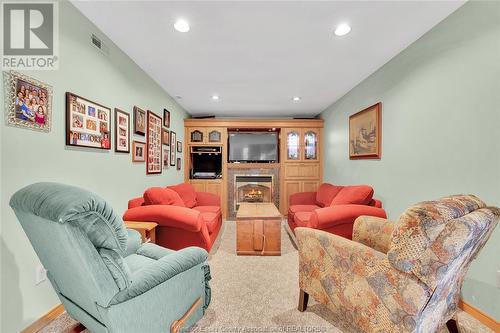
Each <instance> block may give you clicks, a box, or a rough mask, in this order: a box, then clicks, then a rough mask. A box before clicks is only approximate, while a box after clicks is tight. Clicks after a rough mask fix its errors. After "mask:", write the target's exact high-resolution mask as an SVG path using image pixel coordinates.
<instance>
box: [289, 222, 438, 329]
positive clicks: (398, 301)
mask: <svg viewBox="0 0 500 333" xmlns="http://www.w3.org/2000/svg"><path fill="white" fill-rule="evenodd" d="M295 234H296V236H297V245H298V250H299V285H300V289H301V290H303V291H304V292H306V293H307V294H310V295H311V296H313V297H314V298H315V299H316V301H319V302H320V303H326V304H327V305H329V307H330V309H332V310H334V311H338V310H339V308H340V309H343V310H340V313H342V312H343V311H345V312H349V313H352V318H350V319H351V320H352V321H353V323H354V324H355V325H356V326H357V327H359V328H360V329H361V330H362V331H365V332H372V331H376V329H374V327H380V326H379V325H380V318H388V319H387V320H391V321H392V323H391V324H393V325H394V328H395V329H394V330H393V331H394V332H405V331H409V330H413V329H411V328H409V327H408V326H406V324H407V322H411V321H412V319H413V320H414V319H415V318H416V316H418V315H419V313H420V311H421V310H422V309H423V307H424V306H425V305H426V304H427V302H428V300H429V297H430V295H431V290H430V289H429V288H428V287H427V286H426V285H425V284H423V283H422V282H421V281H420V280H419V279H418V278H417V277H416V276H415V275H413V274H407V273H404V272H401V271H399V270H397V269H396V268H394V267H393V266H391V264H390V263H389V261H388V259H387V256H386V255H385V254H383V253H381V252H378V251H376V250H374V249H372V248H370V247H368V246H366V245H363V244H361V243H357V242H354V241H351V240H348V239H346V238H344V237H341V236H338V235H334V234H331V233H328V232H325V231H321V230H315V229H311V228H296V229H295ZM353 309H355V311H354V310H353ZM402 318H404V320H402ZM391 326H392V325H391Z"/></svg>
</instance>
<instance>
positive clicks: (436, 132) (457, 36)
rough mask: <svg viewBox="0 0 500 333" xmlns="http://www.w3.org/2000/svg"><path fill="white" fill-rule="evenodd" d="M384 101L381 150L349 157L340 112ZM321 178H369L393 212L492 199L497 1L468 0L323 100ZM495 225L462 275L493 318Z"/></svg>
mask: <svg viewBox="0 0 500 333" xmlns="http://www.w3.org/2000/svg"><path fill="white" fill-rule="evenodd" d="M379 101H380V102H382V103H383V106H382V159H381V160H357V161H355V160H353V161H351V160H349V158H348V117H349V115H351V114H353V113H355V112H357V111H359V110H362V109H363V108H365V107H367V106H369V105H372V104H374V103H376V102H379ZM321 117H322V118H324V119H325V180H326V181H330V182H333V183H337V184H359V183H366V184H371V185H372V186H373V187H374V188H375V195H376V197H378V198H380V199H381V200H382V201H383V203H384V206H385V208H386V209H387V211H388V214H389V217H390V218H391V219H396V218H397V217H398V216H399V215H400V214H401V213H402V212H403V211H404V209H405V208H407V207H408V206H410V205H412V204H413V203H416V202H419V201H422V200H429V199H435V198H438V197H440V196H444V195H448V194H454V193H474V194H476V195H478V196H479V197H481V198H482V199H483V200H485V201H486V202H487V203H489V204H491V205H496V206H500V139H499V133H500V131H499V126H500V3H499V2H476V1H473V2H469V3H466V4H465V5H464V6H463V7H461V8H460V9H458V10H457V11H456V12H455V13H453V14H452V15H450V16H449V17H448V18H446V19H445V20H444V21H443V22H441V23H440V24H438V25H437V26H436V27H434V28H433V29H432V30H431V31H429V32H428V33H427V34H425V35H424V36H423V37H422V38H420V39H419V40H418V41H416V42H415V43H413V44H412V45H410V46H409V47H408V48H407V49H406V50H404V51H403V52H401V53H400V54H399V55H397V56H396V57H395V58H393V59H392V60H391V61H389V62H388V63H387V64H386V65H384V66H383V67H382V68H380V69H379V70H378V71H377V72H375V73H374V74H372V75H371V76H370V77H368V78H367V79H366V80H364V81H363V82H361V83H360V84H359V85H358V86H357V87H355V88H354V89H352V90H351V91H350V92H349V93H347V94H346V95H345V96H344V97H342V98H341V99H340V100H338V101H337V102H336V103H334V104H333V105H332V106H330V107H329V108H328V109H326V110H325V111H324V112H323V113H322V114H321ZM499 253H500V227H497V229H496V230H495V232H494V234H493V236H492V237H491V238H490V240H489V243H488V244H487V245H486V246H485V248H484V249H483V251H482V253H481V255H480V256H479V258H478V259H477V260H476V261H475V262H474V263H473V264H472V266H471V268H470V270H469V273H468V275H467V279H466V281H465V283H464V288H463V295H464V298H465V300H466V301H467V302H469V303H471V304H473V305H476V306H478V307H479V308H480V309H482V310H484V311H485V312H486V313H488V314H490V315H492V316H494V317H495V318H496V319H497V320H499V319H500V289H498V288H497V287H496V282H495V276H496V274H497V271H499V270H500V260H499V257H498V255H499Z"/></svg>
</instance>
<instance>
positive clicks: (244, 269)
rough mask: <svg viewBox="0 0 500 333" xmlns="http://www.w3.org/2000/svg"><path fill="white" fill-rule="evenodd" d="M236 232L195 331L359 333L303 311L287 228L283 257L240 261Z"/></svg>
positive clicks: (226, 239) (63, 322)
mask: <svg viewBox="0 0 500 333" xmlns="http://www.w3.org/2000/svg"><path fill="white" fill-rule="evenodd" d="M235 233H236V228H235V224H234V222H232V221H227V222H225V224H224V226H223V229H222V231H221V235H220V237H219V240H218V241H217V242H216V244H215V246H214V248H213V250H212V253H211V255H210V258H209V262H210V267H211V271H212V281H211V287H212V303H211V304H210V307H209V308H208V309H207V312H206V314H205V317H204V318H203V319H202V320H201V321H200V322H198V324H197V327H196V328H194V329H193V330H194V331H195V332H196V331H199V332H221V331H222V332H243V331H247V332H248V331H252V332H273V331H275V332H280V331H296V332H300V331H303V332H334V333H337V332H338V333H341V332H344V333H347V332H349V333H350V332H354V331H355V330H353V329H352V328H350V327H349V326H347V325H346V324H344V323H343V322H342V320H341V318H336V317H335V316H333V315H332V313H331V312H329V311H328V310H327V309H326V308H325V307H324V306H322V305H320V304H316V303H315V302H314V301H313V300H310V301H309V307H308V309H307V311H306V312H304V313H301V312H299V311H297V302H298V257H297V251H296V249H295V248H294V246H293V245H292V242H291V241H290V238H289V237H288V235H287V233H286V232H285V230H284V228H282V254H281V256H279V257H257V256H236V239H235ZM74 324H75V322H74V321H73V320H72V319H71V318H69V316H67V315H66V314H64V315H62V316H60V317H59V318H58V319H57V320H56V321H54V322H53V323H52V324H51V325H49V326H47V327H46V328H44V329H43V330H42V331H40V332H43V333H55V332H64V331H65V330H66V329H67V328H68V327H71V326H73V325H74ZM459 325H460V326H461V328H462V330H461V331H462V332H463V333H466V332H471V333H472V332H474V333H480V332H485V333H486V332H492V331H491V330H489V329H487V328H485V327H484V326H482V325H481V324H480V323H479V322H477V321H476V320H475V319H474V318H472V317H470V316H469V315H467V314H466V313H460V314H459ZM85 332H87V331H85ZM443 332H447V330H446V329H444V330H443Z"/></svg>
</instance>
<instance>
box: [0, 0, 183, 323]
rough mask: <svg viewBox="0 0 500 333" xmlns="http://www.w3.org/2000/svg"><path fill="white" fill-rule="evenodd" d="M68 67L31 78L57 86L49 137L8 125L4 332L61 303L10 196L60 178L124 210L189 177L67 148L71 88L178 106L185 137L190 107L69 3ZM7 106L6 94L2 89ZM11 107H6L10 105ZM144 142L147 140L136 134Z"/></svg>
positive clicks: (64, 24) (64, 10)
mask: <svg viewBox="0 0 500 333" xmlns="http://www.w3.org/2000/svg"><path fill="white" fill-rule="evenodd" d="M59 11H60V29H59V31H60V61H61V62H60V67H59V70H57V71H36V72H35V71H31V72H26V74H27V75H29V76H32V77H34V78H36V79H39V80H41V81H44V82H46V83H48V84H50V85H52V87H53V89H54V96H53V110H52V112H53V122H52V126H53V129H52V131H51V132H50V133H49V134H45V133H40V132H33V131H30V130H24V129H18V128H13V127H6V126H5V125H4V123H3V122H2V124H1V125H0V130H1V147H2V152H1V158H2V162H1V206H0V207H1V227H2V231H1V236H2V239H1V260H2V262H1V269H2V275H1V287H2V288H1V289H2V304H1V309H2V310H1V314H2V319H3V320H2V326H1V329H0V331H1V332H4V333H11V332H18V331H19V330H20V329H22V328H24V327H26V326H27V325H29V324H30V323H32V322H33V321H34V320H36V319H38V318H39V317H40V316H41V315H43V314H45V313H46V312H47V311H48V310H50V309H51V308H52V307H54V306H55V305H56V304H58V303H59V301H58V299H57V297H56V295H55V293H54V292H53V290H52V287H51V286H50V283H49V282H48V281H46V282H43V283H41V284H40V285H38V286H35V283H34V281H35V280H34V279H35V267H36V265H37V263H38V259H37V256H36V255H35V253H34V251H33V249H32V247H31V245H30V243H29V242H28V239H27V237H26V236H25V234H24V232H23V230H22V229H21V227H20V225H19V223H18V222H17V220H16V218H15V216H14V214H13V212H12V210H11V209H10V208H9V206H8V200H9V198H10V196H11V195H12V194H13V193H14V192H15V191H16V190H18V189H20V188H21V187H23V186H25V185H28V184H30V183H33V182H37V181H57V182H63V183H68V184H73V185H77V186H82V187H85V188H87V189H89V190H91V191H95V192H96V193H98V194H99V195H101V196H102V197H104V198H106V199H107V200H108V201H109V202H110V203H111V204H112V205H113V207H114V208H115V209H116V210H117V211H118V212H119V213H122V212H123V211H124V210H125V209H126V205H127V200H128V199H130V198H131V197H133V196H137V195H141V194H142V192H143V191H144V189H145V188H147V187H150V186H153V185H166V184H171V183H176V182H181V181H182V178H183V177H182V171H176V170H175V168H172V167H171V168H170V169H168V171H166V172H164V173H163V174H161V175H151V176H146V166H145V164H144V163H141V164H133V163H132V161H131V155H130V154H119V153H115V152H110V151H107V152H104V151H100V150H93V149H82V148H80V149H77V148H68V147H66V146H65V140H64V138H65V136H64V128H65V122H64V121H65V96H64V94H65V92H66V91H71V92H74V93H76V94H78V95H81V96H83V97H87V98H89V99H91V100H93V101H96V102H98V103H101V104H103V105H106V106H108V107H112V108H114V107H117V108H120V109H122V110H125V111H127V112H130V113H131V112H132V108H133V106H134V105H138V106H140V107H142V108H143V109H149V110H152V111H155V112H156V113H158V114H162V113H163V108H167V109H168V110H170V111H171V129H173V130H174V131H175V132H177V135H178V136H177V137H178V139H179V140H183V118H185V117H186V116H187V114H186V112H185V111H184V110H183V109H182V108H181V107H180V106H179V105H178V104H177V103H176V102H175V101H174V100H173V99H172V98H171V97H170V96H169V95H167V94H166V93H165V91H164V90H162V89H161V88H160V87H159V86H158V85H157V84H156V83H155V82H154V81H153V80H152V79H151V78H150V77H149V76H148V75H146V74H145V73H144V72H143V71H142V70H141V69H140V68H139V67H138V66H137V65H136V64H135V63H134V62H133V61H132V60H131V59H130V58H129V57H128V56H127V55H126V54H124V53H123V52H122V51H121V50H120V49H118V48H117V47H116V46H115V45H113V43H112V42H111V41H110V40H108V39H107V38H106V37H105V36H104V35H103V34H102V32H100V31H99V30H98V29H97V28H96V27H95V26H94V25H93V24H92V23H91V22H89V21H88V20H87V19H86V18H85V17H84V16H83V15H81V14H80V12H79V11H78V10H77V9H76V8H74V7H73V5H71V4H70V3H68V2H61V3H60V7H59ZM92 33H94V34H97V35H98V36H99V37H101V38H103V39H104V41H105V43H106V44H107V46H108V47H109V56H106V55H104V54H103V53H101V52H100V51H99V50H98V49H96V48H95V47H94V46H92V44H91V43H90V35H91V34H92ZM0 95H1V96H2V97H0V98H2V100H0V105H2V106H3V105H4V103H3V94H0ZM2 109H3V108H2ZM133 138H135V139H141V141H144V140H145V138H144V137H136V136H134V137H133Z"/></svg>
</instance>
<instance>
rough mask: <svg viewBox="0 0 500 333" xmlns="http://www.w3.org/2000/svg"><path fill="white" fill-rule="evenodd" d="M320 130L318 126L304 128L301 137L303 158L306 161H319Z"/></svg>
mask: <svg viewBox="0 0 500 333" xmlns="http://www.w3.org/2000/svg"><path fill="white" fill-rule="evenodd" d="M319 132H320V130H319V129H318V128H311V129H304V130H303V131H302V137H301V160H302V161H304V162H318V161H319V142H320V141H319Z"/></svg>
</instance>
